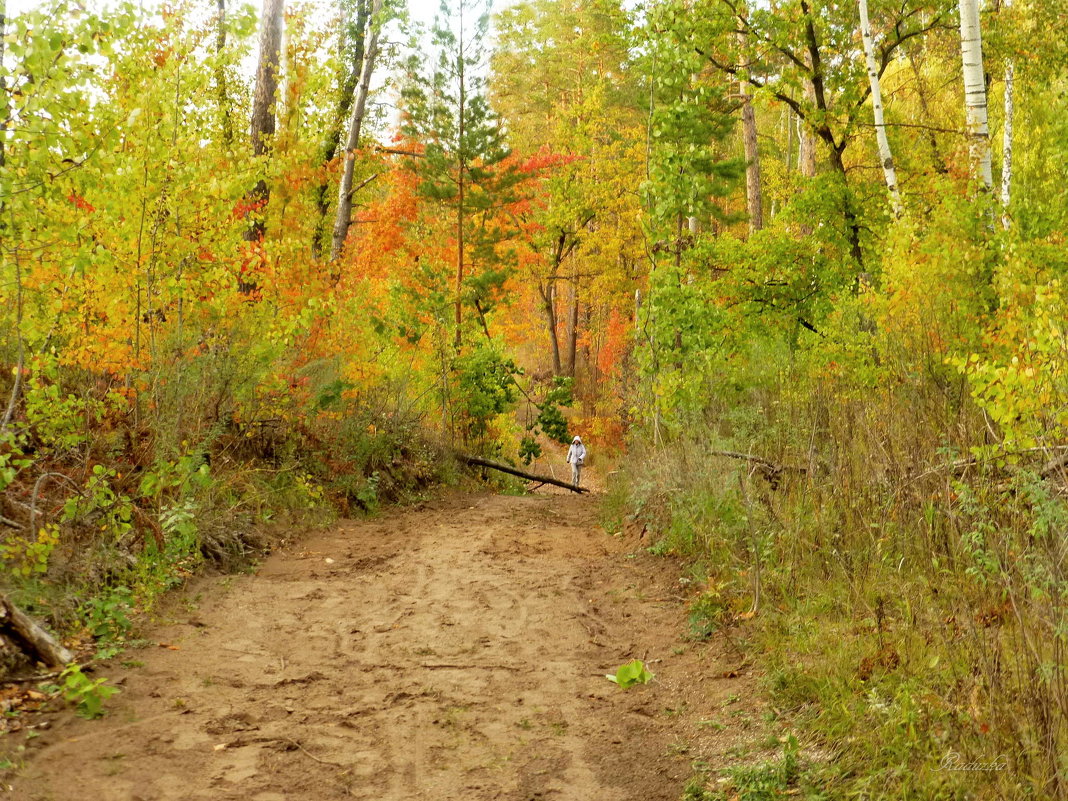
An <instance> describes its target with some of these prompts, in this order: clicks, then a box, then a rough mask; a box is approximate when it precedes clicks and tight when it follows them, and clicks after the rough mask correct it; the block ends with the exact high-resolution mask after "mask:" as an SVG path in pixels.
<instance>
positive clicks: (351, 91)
mask: <svg viewBox="0 0 1068 801" xmlns="http://www.w3.org/2000/svg"><path fill="white" fill-rule="evenodd" d="M369 11H370V5H369V2H368V0H357V3H356V23H355V26H354V28H353V33H354V34H355V41H354V42H353V43H352V52H351V58H350V59H349V65H348V70H347V72H346V73H345V76H344V79H343V80H342V81H341V86H340V94H339V95H338V101H337V110H336V111H335V113H334V119H333V121H332V122H331V125H330V128H329V130H328V131H327V133H326V136H325V137H323V145H322V149H321V150H320V151H319V163H320V164H322V165H323V166H325V165H327V164H328V163H329V162H330V160H331V159H332V158H334V155H335V154H336V153H337V149H338V147H339V146H340V145H341V134H342V131H343V129H344V126H345V123H346V122H348V121H349V114H350V113H351V112H352V104H353V101H354V100H355V97H356V90H357V87H358V86H359V85H360V76H361V74H362V73H363V58H364V52H365V48H366V44H367V29H368V15H369ZM343 33H344V32H343ZM346 49H347V48H346V46H345V43H344V36H342V44H341V56H342V57H344V54H345V50H346ZM315 210H316V212H317V214H318V217H317V219H316V221H315V232H314V233H313V234H312V256H314V257H315V258H316V259H320V258H322V255H323V253H324V251H325V250H326V242H327V226H326V218H327V214H328V213H329V211H330V182H329V180H327V178H326V177H325V176H324V177H323V178H322V179H321V180H320V182H319V186H317V187H316V189H315Z"/></svg>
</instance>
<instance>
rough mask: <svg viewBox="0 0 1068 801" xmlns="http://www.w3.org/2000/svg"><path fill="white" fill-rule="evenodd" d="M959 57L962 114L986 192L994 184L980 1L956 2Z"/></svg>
mask: <svg viewBox="0 0 1068 801" xmlns="http://www.w3.org/2000/svg"><path fill="white" fill-rule="evenodd" d="M959 5H960V53H961V62H962V64H963V67H964V111H965V115H966V117H967V122H968V140H969V144H970V149H971V156H972V169H973V170H974V174H975V178H976V179H978V180H979V181H980V182H982V185H983V188H984V189H986V190H987V191H989V190H990V189H991V188H992V187H993V184H994V176H993V171H992V169H991V166H990V128H989V126H988V123H987V107H986V80H985V77H984V75H983V36H982V31H981V29H980V27H979V0H959Z"/></svg>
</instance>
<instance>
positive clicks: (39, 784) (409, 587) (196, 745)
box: [13, 495, 744, 801]
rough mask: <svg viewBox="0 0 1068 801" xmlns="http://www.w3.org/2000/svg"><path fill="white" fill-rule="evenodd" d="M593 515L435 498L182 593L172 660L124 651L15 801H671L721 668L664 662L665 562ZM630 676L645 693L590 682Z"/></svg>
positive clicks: (712, 663) (703, 652) (582, 510)
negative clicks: (103, 713) (637, 675)
mask: <svg viewBox="0 0 1068 801" xmlns="http://www.w3.org/2000/svg"><path fill="white" fill-rule="evenodd" d="M594 503H595V502H592V501H590V500H589V499H586V498H579V497H566V496H563V495H548V496H536V497H521V498H520V497H496V496H476V497H470V496H468V497H460V498H453V499H448V500H443V501H437V502H434V503H430V504H426V505H424V506H423V507H422V508H418V509H415V510H407V511H398V512H394V513H391V514H388V515H386V516H384V517H383V518H381V519H378V520H374V521H348V522H344V523H342V524H340V525H339V526H338V527H337V528H336V529H335V530H333V531H332V532H330V533H328V534H322V535H315V536H312V537H309V538H307V539H305V540H303V541H302V542H300V543H299V544H297V545H294V546H293V547H291V548H290V549H288V551H283V552H279V553H276V554H275V555H273V556H272V557H271V558H269V559H268V560H267V561H266V562H265V563H264V564H263V565H262V566H261V568H260V570H259V571H258V573H257V574H256V575H254V576H242V577H238V578H232V577H231V578H217V579H208V580H205V581H202V582H200V583H199V584H198V586H196V587H195V588H193V589H191V590H190V593H191V594H192V593H194V592H195V593H196V596H195V597H196V598H197V603H196V606H194V604H193V602H192V600H190V601H189V602H188V603H186V604H184V605H183V604H180V603H177V604H176V605H175V608H174V610H172V613H171V616H172V617H173V618H174V621H173V622H172V623H171V624H170V625H167V626H165V627H163V628H161V629H158V630H156V631H153V632H151V636H152V638H153V641H158V642H161V643H166V644H168V645H172V646H177V648H178V650H171V649H162V648H152V649H146V650H142V651H131V652H129V653H128V654H126V655H125V656H124V657H123V658H124V659H127V662H128V664H130V665H132V666H131V667H129V669H127V670H125V671H122V670H119V669H118V668H116V670H115V671H114V672H113V675H114V676H115V677H116V678H117V680H118V681H120V682H121V684H122V688H123V692H122V694H121V695H119V696H117V697H116V698H115V699H113V701H112V702H111V709H112V711H111V713H110V714H109V716H108V717H107V718H105V719H103V720H100V721H93V722H87V721H80V720H75V719H72V718H70V716H67V717H68V719H66V720H61V721H57V722H56V725H55V726H54V727H53V730H52V731H51V732H49V733H48V734H46V735H44V736H43V737H41V738H37V741H35V742H33V743H32V744H31V747H30V751H31V754H32V756H31V757H30V758H29V759H28V760H27V765H26V767H25V769H24V770H23V771H22V774H21V776H20V778H19V779H18V780H17V782H16V783H15V784H14V786H13V793H14V796H15V797H17V798H20V799H27V800H28V801H46V800H47V801H68V799H70V800H71V801H73V799H79V801H80V800H81V799H93V801H97V800H99V801H105V800H108V799H131V800H137V801H171V800H172V799H173V800H174V801H178V799H213V800H214V801H222V800H224V799H242V800H244V799H248V800H250V801H283V799H287V800H289V799H315V800H319V799H335V798H362V799H375V800H376V801H412V799H435V800H436V801H444V800H446V799H457V800H459V799H465V800H466V801H472V800H476V799H510V800H514V801H533V799H573V801H617V800H618V801H623V799H635V800H637V801H659V800H660V799H664V800H665V801H666V800H667V799H672V801H674V799H677V798H678V797H679V795H680V793H681V788H682V784H683V783H684V782H685V780H686V778H687V776H688V775H689V773H690V762H691V761H692V759H693V758H694V756H695V754H696V753H697V752H698V751H702V753H704V752H707V751H708V750H709V748H710V747H711V749H712V750H713V751H714V750H716V745H715V744H714V743H713V744H712V745H711V746H709V744H708V743H705V744H704V746H701V745H700V744H696V743H694V742H693V737H692V736H691V735H693V734H694V731H696V729H695V728H694V726H693V725H692V724H693V721H694V720H696V719H698V718H699V717H700V714H699V713H698V712H699V710H698V708H699V707H701V706H702V705H709V704H713V705H714V704H716V703H719V702H720V701H721V698H722V695H723V694H724V693H726V692H727V691H736V690H737V687H738V686H740V685H738V684H736V683H732V682H719V683H714V684H712V685H710V686H702V682H701V681H699V680H698V677H700V676H703V675H705V673H708V674H710V675H711V674H712V673H714V672H715V671H716V670H719V667H721V665H719V662H720V661H722V660H727V661H729V660H730V659H731V658H733V659H735V660H736V659H737V657H731V656H730V655H724V654H722V653H720V652H719V650H717V649H716V647H702V648H701V649H700V651H699V652H698V650H697V649H683V648H679V647H677V646H678V645H679V641H678V634H679V631H680V630H679V622H680V620H681V618H682V613H681V610H682V609H683V607H682V606H681V603H680V601H681V599H678V598H676V597H673V596H671V595H670V593H671V592H672V589H671V587H672V582H673V581H674V580H675V577H673V576H670V573H671V569H672V568H671V566H670V565H669V564H667V563H665V562H662V561H659V562H657V561H654V560H652V559H651V558H649V557H642V558H640V559H632V558H628V554H627V549H626V547H625V545H624V544H623V543H621V542H620V541H619V540H617V539H613V538H611V537H608V536H607V535H606V534H605V533H604V532H603V531H602V530H601V529H600V528H599V527H598V526H597V525H596V515H595V508H596V507H595V506H594ZM720 649H721V647H720ZM684 650H685V651H686V653H685V654H683V653H682V652H683V651H684ZM631 658H644V659H646V660H648V661H649V662H651V663H652V665H651V666H652V668H653V669H654V671H656V672H658V673H659V674H660V678H659V681H658V682H657V683H656V684H654V685H650V686H648V687H642V688H638V689H636V690H632V691H630V692H623V691H621V690H619V689H618V688H616V687H615V686H614V685H612V684H610V683H609V682H607V681H606V680H605V678H604V674H605V673H606V672H609V671H614V669H615V667H616V666H618V665H619V664H620V663H622V662H624V661H627V660H629V659H631ZM130 660H140V661H141V662H143V665H139V664H136V663H134V662H131V661H130ZM741 681H743V682H744V679H743V680H741ZM728 684H731V685H732V686H727V685H728ZM688 705H692V706H693V707H694V711H693V714H692V715H690V716H689V718H688V717H687V715H686V714H682V713H684V712H685V711H686V709H687V706H688ZM690 718H692V720H691V719H690ZM687 726H689V727H690V731H686V727H687ZM685 737H690V739H689V740H688V741H687V744H686V745H684V746H682V745H679V741H680V739H684V738H685ZM720 750H722V749H720Z"/></svg>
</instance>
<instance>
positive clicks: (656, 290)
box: [0, 0, 1068, 801]
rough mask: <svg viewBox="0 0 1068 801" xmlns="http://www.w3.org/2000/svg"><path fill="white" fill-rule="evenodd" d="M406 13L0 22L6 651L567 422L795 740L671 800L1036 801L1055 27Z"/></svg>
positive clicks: (127, 616) (122, 618)
mask: <svg viewBox="0 0 1068 801" xmlns="http://www.w3.org/2000/svg"><path fill="white" fill-rule="evenodd" d="M0 2H2V0H0ZM9 12H10V9H9ZM415 12H416V9H414V8H413V9H409V8H407V7H406V6H405V4H404V0H316V1H315V2H309V1H306V0H288V2H287V0H262V7H260V6H258V5H253V4H250V3H247V2H238V1H237V0H216V2H210V3H208V2H185V0H179V2H175V3H169V4H147V5H146V4H137V5H134V4H132V3H128V2H122V3H97V2H96V0H87V2H76V1H75V0H49V2H48V3H43V4H41V5H40V6H39V7H35V8H32V9H30V10H25V11H19V12H18V13H8V14H7V15H6V16H5V15H4V14H3V12H2V11H0V28H2V39H0V42H2V44H0V120H3V124H2V128H0V320H2V323H0V366H2V371H0V589H2V591H3V593H4V594H3V595H0V642H6V644H5V645H2V646H0V672H3V671H9V675H24V674H25V672H26V671H27V670H29V671H30V672H31V673H32V672H33V670H35V668H33V667H32V665H33V663H34V661H35V660H36V661H43V662H44V663H46V664H47V663H48V662H49V661H50V660H49V659H47V658H43V657H42V654H43V653H44V652H42V651H40V650H39V651H38V652H37V653H36V657H35V655H34V652H33V649H32V648H30V649H29V650H27V648H28V646H27V644H26V643H24V642H21V640H20V639H19V636H18V634H17V633H15V634H12V633H11V631H8V632H7V633H8V641H5V640H3V639H2V637H3V635H4V633H5V626H6V627H7V628H8V629H10V628H11V627H12V625H13V624H12V623H11V621H12V620H14V619H15V618H18V617H20V616H21V615H23V614H24V613H28V614H29V616H30V617H32V619H34V620H36V621H38V622H41V625H42V626H43V627H44V628H46V629H47V630H49V631H51V632H55V637H56V641H55V642H54V643H53V644H54V645H56V646H57V647H58V648H60V650H61V651H62V652H63V653H65V654H66V655H67V657H68V659H59V660H52V661H58V662H65V661H69V660H71V659H74V655H77V659H76V660H75V661H74V662H72V664H75V668H74V672H71V670H70V669H69V668H68V669H67V671H66V672H65V673H63V674H62V675H63V679H64V680H65V681H67V684H66V685H56V687H57V688H59V687H61V686H65V688H66V689H65V690H62V691H61V690H60V689H54V691H53V692H52V693H51V695H53V696H56V695H57V693H58V694H59V695H63V693H64V692H65V693H66V696H67V700H68V701H71V700H72V698H71V696H72V694H73V697H74V698H75V700H77V702H78V703H80V704H81V703H84V700H85V698H87V697H88V698H90V699H95V700H100V701H103V700H106V696H107V692H105V691H104V690H105V689H106V687H107V685H106V684H102V683H97V684H93V682H95V681H96V679H89V678H87V677H86V675H94V674H92V671H91V670H89V666H90V665H91V664H92V663H93V661H94V660H96V661H98V662H101V663H106V661H107V660H108V659H111V658H121V657H119V656H117V655H118V654H120V653H122V652H123V651H124V650H125V649H127V648H129V647H130V643H131V642H134V641H136V635H137V632H138V631H140V630H141V627H142V626H143V625H146V624H145V623H143V621H145V620H149V619H151V618H152V615H153V614H154V610H156V609H157V608H161V607H160V605H161V604H164V603H165V602H166V600H165V599H166V598H167V597H168V596H169V594H171V593H172V592H174V591H176V590H177V589H179V588H181V587H182V586H184V585H185V584H186V583H187V582H188V581H189V580H191V578H192V577H194V576H197V575H200V574H202V573H203V572H204V571H206V570H222V571H232V570H242V569H244V566H246V565H248V564H249V563H250V561H253V560H255V559H257V558H259V555H261V554H262V553H264V552H265V551H267V550H270V549H271V548H273V547H274V546H275V544H277V542H278V541H279V539H278V538H279V537H280V535H279V534H278V532H279V531H282V530H286V531H289V530H292V529H293V528H299V527H316V526H329V525H332V522H331V521H333V520H335V519H337V518H345V519H348V518H354V519H359V518H365V517H366V518H374V517H375V516H376V515H380V514H383V513H384V512H385V511H386V510H389V509H392V508H394V507H406V506H408V505H411V504H413V503H417V502H420V503H421V502H422V501H421V500H420V499H423V498H426V497H431V496H434V495H435V494H436V493H439V492H443V491H446V490H445V489H444V488H451V489H450V490H448V491H452V492H457V491H460V492H468V493H479V492H485V491H487V488H489V489H492V490H493V491H496V492H504V493H523V492H534V493H535V494H536V493H537V492H544V490H536V489H531V488H530V487H528V488H527V489H526V490H524V487H523V485H522V484H521V483H520V482H519V481H518V480H516V479H515V478H514V476H508V475H506V474H503V473H500V472H499V471H494V470H485V469H477V468H473V467H472V466H471V465H470V464H469V463H467V462H465V460H466V459H467V458H468V457H476V458H479V459H484V460H490V461H493V462H496V463H500V464H504V465H510V466H512V467H514V468H516V469H519V470H521V471H524V472H530V473H532V474H535V475H541V474H544V475H549V474H552V475H554V476H556V477H557V478H562V477H563V476H564V472H563V471H564V470H565V469H566V465H564V454H565V453H566V452H567V446H568V444H569V443H571V441H572V439H573V437H575V436H576V435H579V436H581V438H582V440H583V442H584V443H585V445H586V447H587V448H588V449H589V453H590V457H589V458H590V464H589V467H590V469H589V471H587V474H588V476H589V478H588V481H590V482H591V484H590V487H591V488H592V489H593V490H594V492H593V493H592V495H590V496H583V497H581V498H579V497H577V496H576V497H575V498H573V499H572V498H571V497H570V496H569V495H567V493H566V490H565V489H562V490H560V491H561V495H560V496H555V495H553V496H551V497H552V498H556V497H560V498H568V500H567V503H576V504H578V503H582V504H586V506H584V507H581V508H583V509H588V510H590V511H589V513H590V514H595V515H596V519H597V521H598V525H599V526H600V532H601V534H600V536H607V535H616V537H617V538H624V539H625V538H627V537H632V536H638V535H637V534H635V532H641V533H640V538H641V539H640V543H641V545H640V549H641V550H642V552H643V553H644V554H645V555H646V556H649V558H655V559H661V560H662V559H663V558H667V559H668V560H669V561H670V564H672V565H674V566H675V567H674V569H675V570H676V574H677V573H678V571H679V570H685V571H687V572H686V574H685V575H686V576H689V578H686V579H685V582H686V584H685V588H684V590H680V592H682V593H683V594H684V595H685V598H684V601H685V606H686V609H685V612H684V617H685V619H686V620H687V621H688V623H687V624H686V625H687V626H688V627H689V628H688V630H689V634H688V635H687V637H688V638H689V639H688V640H687V642H713V641H716V638H720V640H722V641H723V642H729V643H732V645H731V647H736V648H738V649H739V651H738V653H739V654H741V655H742V656H740V657H737V658H741V659H744V664H746V665H747V666H752V669H753V670H754V671H755V675H756V676H758V679H755V680H754V681H756V684H755V685H754V686H755V687H756V688H757V689H755V690H754V692H758V693H759V694H760V697H762V698H764V699H766V703H767V705H768V706H767V709H771V710H773V713H766V714H772V715H773V717H774V719H775V721H776V723H775V725H780V724H781V725H783V726H788V728H789V732H790V733H789V736H786V735H783V736H782V737H780V740H779V741H778V742H776V741H775V739H774V737H773V738H772V740H771V743H772V745H771V747H769V748H765V749H764V752H762V754H761V756H760V759H759V760H756V757H752V758H740V760H741V762H742V763H746V761H747V759H748V761H749V762H756V761H759V763H760V766H758V767H737V766H731V767H730V768H729V769H728V768H724V769H723V771H720V766H718V765H714V764H713V765H709V764H707V763H706V762H705V761H703V760H701V759H695V758H691V760H690V761H691V762H692V766H691V767H689V768H687V771H688V773H689V774H690V776H689V778H688V780H687V782H680V783H677V784H675V785H673V786H671V787H669V788H667V790H665V792H666V793H667V795H665V797H671V798H686V799H690V801H712V799H723V800H724V801H726V799H729V798H741V799H764V798H778V797H785V796H787V795H797V796H799V797H805V798H813V799H815V798H824V799H829V798H858V799H860V798H863V799H874V798H886V799H900V798H924V799H928V798H930V799H935V798H938V799H965V798H990V799H994V798H999V799H1008V798H1012V799H1017V798H1019V799H1023V798H1028V799H1032V798H1033V799H1039V798H1050V799H1054V798H1055V799H1068V500H1066V499H1068V284H1066V283H1065V281H1066V280H1068V195H1066V194H1065V186H1066V181H1068V168H1066V166H1065V165H1066V164H1068V42H1066V39H1065V37H1064V31H1065V30H1066V29H1068V5H1065V3H1064V2H1063V0H1052V1H1049V0H985V2H984V0H848V1H845V0H749V2H747V0H707V2H704V3H691V2H686V1H685V0H648V2H644V1H643V2H637V3H634V2H620V1H619V0H584V1H583V2H579V1H578V0H515V2H510V3H506V4H496V5H491V4H490V3H487V2H473V1H472V0H442V5H441V8H440V10H438V11H437V13H436V14H434V15H433V21H432V22H431V21H429V19H430V18H429V16H428V18H427V19H428V21H422V20H421V18H420V17H419V15H418V14H417V13H415ZM565 483H566V482H565ZM560 503H564V501H560ZM472 508H473V507H472ZM561 508H562V507H561ZM567 508H571V507H567ZM575 508H579V507H575ZM583 514H585V512H583ZM287 536H288V535H287ZM635 541H636V542H637V540H635ZM634 547H635V548H638V546H634ZM679 566H683V567H679ZM1062 593H1064V594H1062ZM4 609H7V610H8V613H6V614H5V613H3V610H4ZM5 621H7V623H5ZM722 638H726V639H725V640H724V639H722ZM23 639H25V636H23ZM60 642H62V643H63V645H60V644H59V643H60ZM20 643H21V644H20ZM27 654H29V655H27ZM46 655H47V654H46ZM77 664H81V666H82V667H81V668H78V667H77ZM284 664H285V663H284V660H283V666H284ZM36 669H38V670H39V668H36ZM82 670H85V671H86V674H83V673H82ZM20 671H21V673H20ZM101 675H103V674H101ZM650 675H651V674H650ZM83 682H84V684H83ZM12 686H14V687H17V688H18V692H24V691H25V690H26V688H27V687H28V686H29V685H12ZM72 688H74V689H72ZM78 688H82V690H79V689H78ZM93 688H95V689H93ZM102 688H103V689H102ZM83 690H84V691H83ZM13 692H14V691H13ZM42 692H43V693H44V695H49V694H50V693H49V692H47V691H44V690H42ZM79 693H80V694H79ZM98 696H100V697H99V698H98ZM4 697H5V696H4V694H3V692H0V700H2V699H3V698H4ZM20 697H22V696H20ZM57 697H58V696H57ZM27 703H28V702H27ZM0 708H2V709H4V710H5V714H10V715H14V712H9V710H10V709H12V708H13V707H11V706H10V705H9V706H6V707H0ZM82 711H85V710H84V709H82ZM91 711H100V712H101V714H103V712H102V709H101V710H96V709H95V707H94V710H91ZM92 716H93V715H89V717H92ZM724 725H726V724H724ZM784 731H785V729H784ZM298 745H301V744H300V743H298ZM301 748H302V749H303V748H304V746H303V745H301ZM2 750H3V749H2V748H0V751H2ZM947 754H955V755H956V759H957V763H954V764H958V763H959V764H962V765H972V769H959V770H957V769H953V768H952V765H950V766H949V767H948V768H947V758H948V757H947ZM999 760H1001V761H999ZM950 761H951V762H952V760H950ZM975 766H979V767H975ZM5 768H6V769H10V770H16V771H17V769H18V760H15V759H5V760H0V770H2V769H5ZM747 771H748V772H747ZM354 794H355V793H354ZM26 797H27V798H30V797H31V796H29V795H28V796H26ZM32 797H36V796H32ZM41 797H42V798H43V797H44V796H41ZM48 797H53V796H48ZM57 797H58V796H57ZM116 797H118V796H116ZM160 797H161V798H162V797H164V796H160ZM216 797H219V798H222V797H223V796H216ZM226 797H230V796H226ZM235 797H237V796H235ZM249 797H251V796H249ZM323 797H326V796H323ZM331 797H332V796H331ZM360 797H363V796H360ZM368 797H370V796H368ZM378 797H379V798H384V797H386V796H384V795H379V796H378ZM391 797H392V796H391ZM440 797H443V798H444V797H452V796H446V795H442V796H440ZM457 797H460V796H457ZM470 797H471V798H475V797H481V796H476V795H472V796H470ZM487 797H490V796H487ZM492 797H497V796H492ZM500 797H505V796H500ZM508 797H511V796H508ZM516 797H517V798H518V797H519V796H516ZM523 797H524V798H526V797H527V796H523ZM531 797H534V796H531ZM538 797H541V796H538ZM560 797H567V798H572V797H574V798H578V797H579V796H578V795H575V796H569V795H566V794H565V795H564V796H560ZM604 797H605V798H607V797H608V796H604ZM635 797H636V796H635ZM650 797H652V796H650ZM657 797H659V796H657ZM591 798H592V796H591Z"/></svg>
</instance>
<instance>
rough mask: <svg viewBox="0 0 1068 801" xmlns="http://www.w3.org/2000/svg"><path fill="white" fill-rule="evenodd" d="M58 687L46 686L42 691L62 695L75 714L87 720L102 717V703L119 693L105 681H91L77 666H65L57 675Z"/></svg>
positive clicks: (102, 678)
mask: <svg viewBox="0 0 1068 801" xmlns="http://www.w3.org/2000/svg"><path fill="white" fill-rule="evenodd" d="M59 678H60V681H61V682H62V683H61V684H59V685H47V686H45V687H43V688H42V689H44V690H46V691H49V692H52V693H60V694H62V695H63V698H64V700H66V701H67V702H68V703H70V704H74V705H75V706H76V707H77V712H78V714H79V715H81V716H82V717H83V718H86V719H87V720H93V719H95V718H99V717H103V716H104V702H105V701H107V699H109V698H111V696H113V695H115V694H116V693H118V692H119V688H118V687H110V686H108V684H107V679H106V678H104V677H101V678H99V679H91V678H89V677H88V676H86V675H85V674H84V673H83V672H82V668H81V666H80V665H78V664H70V665H67V667H65V668H64V669H63V672H62V673H60V674H59Z"/></svg>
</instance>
